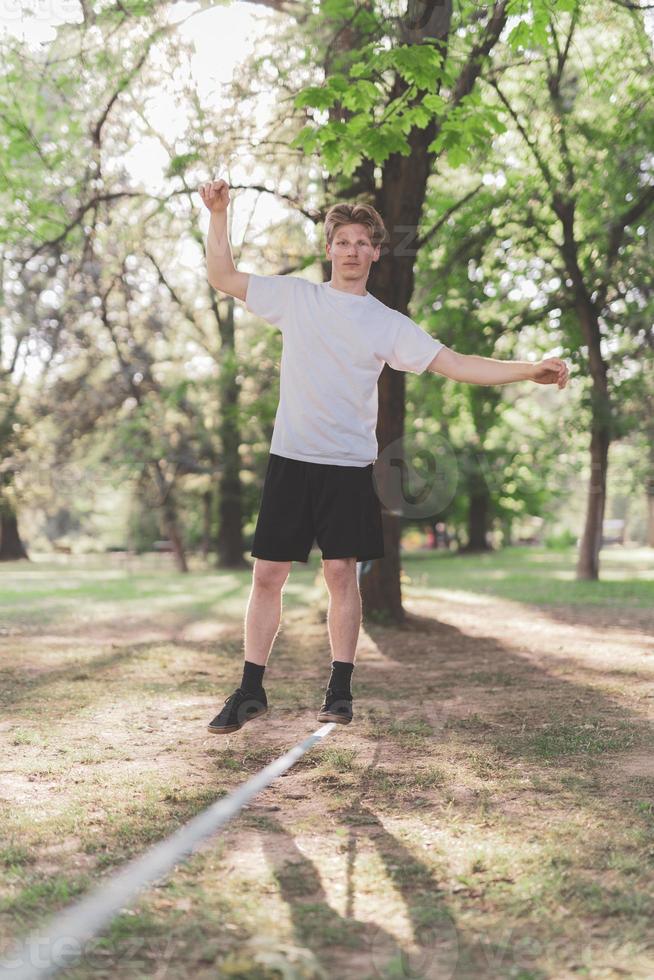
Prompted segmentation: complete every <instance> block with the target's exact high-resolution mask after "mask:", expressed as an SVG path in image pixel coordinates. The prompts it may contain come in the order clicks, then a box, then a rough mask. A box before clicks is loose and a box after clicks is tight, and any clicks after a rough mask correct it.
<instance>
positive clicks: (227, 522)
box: [216, 297, 250, 568]
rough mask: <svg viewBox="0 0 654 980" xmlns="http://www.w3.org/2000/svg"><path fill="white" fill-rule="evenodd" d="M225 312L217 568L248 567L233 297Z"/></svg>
mask: <svg viewBox="0 0 654 980" xmlns="http://www.w3.org/2000/svg"><path fill="white" fill-rule="evenodd" d="M226 309H227V314H226V316H224V317H223V316H221V317H220V339H221V359H220V374H221V377H220V418H221V425H220V435H221V442H222V456H223V458H222V469H221V473H220V477H219V523H218V537H217V542H216V551H217V562H216V566H217V567H218V568H249V567H250V564H249V562H247V561H246V559H245V558H244V557H243V552H244V550H245V542H244V540H243V506H242V496H243V488H242V485H241V459H240V456H239V452H238V447H239V445H240V443H241V431H240V426H239V384H238V381H237V380H236V378H237V374H238V364H237V361H236V350H235V344H234V300H233V299H232V298H231V297H230V298H229V299H228V300H227V303H226Z"/></svg>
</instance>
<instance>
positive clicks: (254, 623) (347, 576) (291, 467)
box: [199, 180, 568, 734]
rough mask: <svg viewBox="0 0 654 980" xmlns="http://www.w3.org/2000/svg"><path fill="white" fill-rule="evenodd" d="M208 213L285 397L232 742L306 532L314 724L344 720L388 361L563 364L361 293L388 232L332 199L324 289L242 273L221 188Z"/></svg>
mask: <svg viewBox="0 0 654 980" xmlns="http://www.w3.org/2000/svg"><path fill="white" fill-rule="evenodd" d="M199 192H200V196H201V198H202V200H203V202H204V204H205V205H206V207H207V208H208V209H209V211H210V212H211V219H210V224H209V233H208V237H207V276H208V279H209V282H210V284H211V285H212V286H213V287H214V288H215V289H218V290H219V291H220V292H222V293H227V294H228V295H230V296H234V297H236V298H237V299H240V300H243V301H245V304H246V307H247V309H248V310H250V312H252V313H254V314H256V315H257V316H260V317H261V318H262V319H264V320H267V321H268V322H269V323H271V324H274V325H275V326H277V327H279V329H280V331H281V333H282V338H283V349H282V362H281V376H280V398H279V405H278V408H277V415H276V417H275V426H274V430H273V436H272V441H271V445H270V455H269V459H268V466H267V470H266V475H265V479H264V485H263V493H262V498H261V504H260V509H259V515H258V519H257V524H256V528H255V533H254V540H253V545H252V552H251V554H252V557H253V558H254V559H255V562H254V569H253V584H252V591H251V594H250V599H249V603H248V608H247V613H246V617H245V654H244V666H243V678H242V680H241V684H240V686H239V687H238V688H237V689H236V690H235V691H234V692H233V694H231V695H230V696H229V697H228V698H227V700H226V701H225V704H224V706H223V708H222V709H221V711H220V712H219V713H218V714H217V715H216V717H215V718H214V719H213V721H212V722H211V723H210V724H209V731H211V732H215V733H217V734H228V733H230V732H235V731H237V730H238V729H239V728H241V727H242V726H243V725H244V724H245V722H247V721H250V720H252V719H253V718H256V717H258V716H259V715H262V714H264V713H265V712H266V710H267V699H266V693H265V690H264V688H263V674H264V671H265V669H266V664H267V661H268V657H269V654H270V650H271V647H272V644H273V641H274V639H275V636H276V635H277V631H278V629H279V624H280V620H281V593H282V589H283V586H284V583H285V582H286V579H287V577H288V574H289V572H290V569H291V564H292V562H293V561H301V562H307V561H308V558H309V552H310V551H311V547H312V545H313V541H314V538H315V540H316V541H317V543H318V545H319V547H320V549H321V551H322V560H323V574H324V576H325V582H326V584H327V588H328V591H329V608H328V616H327V627H328V633H329V641H330V646H331V653H332V663H331V676H330V679H329V683H328V686H327V690H326V694H325V699H324V702H323V705H322V707H321V708H320V711H319V713H318V720H319V721H326V722H328V721H334V722H338V723H340V724H348V723H349V722H350V721H351V720H352V716H353V713H352V691H351V676H352V671H353V668H354V655H355V650H356V645H357V639H358V635H359V627H360V623H361V612H362V610H361V596H360V593H359V586H358V582H357V576H356V563H357V561H366V560H368V559H372V558H381V557H383V555H384V541H383V535H382V520H381V507H380V502H379V498H378V497H377V495H376V493H375V490H374V485H373V463H374V461H375V459H376V458H377V448H378V447H377V440H376V436H375V429H376V424H377V379H378V377H379V375H380V374H381V371H382V369H383V367H384V364H390V366H391V367H392V368H394V369H395V370H397V371H411V372H413V373H414V374H421V373H422V372H423V371H425V370H429V371H432V372H434V373H435V374H441V375H444V376H445V377H447V378H454V379H455V380H457V381H466V382H469V383H471V384H506V383H507V382H511V381H522V380H531V381H535V382H538V383H539V384H558V386H559V388H564V387H565V385H566V383H567V379H568V369H567V367H566V364H565V362H564V361H562V360H560V359H559V358H558V357H549V358H546V359H545V360H544V361H541V362H540V363H538V364H533V363H531V362H527V361H498V360H495V359H493V358H488V357H479V356H477V355H474V354H471V355H465V354H457V353H456V352H455V351H453V350H450V349H449V348H448V347H445V346H444V345H443V344H442V343H441V342H440V341H438V340H435V339H434V338H433V337H431V336H430V335H429V334H428V333H427V332H426V331H424V330H423V329H422V328H421V327H420V326H418V324H417V323H414V322H413V320H411V319H410V318H409V317H407V316H405V315H404V314H402V313H399V312H398V311H397V310H393V309H391V308H390V307H388V306H386V305H385V304H384V303H381V302H380V301H379V300H378V299H376V298H375V297H374V296H372V295H371V294H370V293H368V292H367V291H366V282H367V280H368V274H369V272H370V268H371V266H372V263H373V262H377V260H378V259H379V255H380V249H381V245H382V244H383V242H384V241H385V240H386V238H387V232H386V228H385V227H384V222H383V220H382V218H381V216H380V215H379V214H378V212H377V211H376V210H375V209H374V208H373V207H371V206H369V205H365V204H354V205H350V204H336V205H334V206H333V207H332V208H330V209H329V211H328V212H327V215H326V218H325V237H326V254H327V258H328V259H330V260H331V263H332V276H331V281H330V282H323V283H313V282H310V281H309V280H308V279H304V278H301V277H300V276H290V275H284V276H279V275H277V276H261V275H254V274H248V273H245V272H239V271H238V270H237V269H236V268H235V266H234V262H233V259H232V254H231V247H230V243H229V237H228V234H227V207H228V205H229V201H230V197H229V187H228V185H227V182H226V181H225V180H214V181H211V182H210V183H207V184H201V185H200V188H199Z"/></svg>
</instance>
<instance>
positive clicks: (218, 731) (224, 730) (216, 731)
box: [207, 708, 268, 735]
mask: <svg viewBox="0 0 654 980" xmlns="http://www.w3.org/2000/svg"><path fill="white" fill-rule="evenodd" d="M267 711H268V708H264V709H263V710H262V711H257V713H256V714H254V715H250V717H249V718H246V719H245V720H244V721H242V722H241V724H240V725H223V726H222V727H218V725H207V728H208V730H209V731H210V732H211V733H212V734H213V735H231V734H232V732H238V731H240V729H241V728H243V725H247V723H248V722H249V721H254V719H255V718H260V717H261V716H262V715H265V714H266V712H267Z"/></svg>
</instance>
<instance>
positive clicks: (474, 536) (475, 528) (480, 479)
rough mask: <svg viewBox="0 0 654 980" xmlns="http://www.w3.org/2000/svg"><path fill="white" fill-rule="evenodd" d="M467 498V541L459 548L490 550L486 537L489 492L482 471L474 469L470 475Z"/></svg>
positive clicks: (463, 550) (463, 549)
mask: <svg viewBox="0 0 654 980" xmlns="http://www.w3.org/2000/svg"><path fill="white" fill-rule="evenodd" d="M468 500H469V503H468V543H467V544H466V545H465V546H464V547H463V548H462V549H461V550H462V552H469V551H492V550H493V549H492V548H491V547H490V545H489V544H488V539H487V533H488V530H489V527H488V519H489V515H490V503H491V501H490V494H489V492H488V486H487V485H486V481H485V480H484V475H483V473H480V472H479V471H478V470H476V469H475V470H473V472H472V473H471V475H470V485H469V489H468Z"/></svg>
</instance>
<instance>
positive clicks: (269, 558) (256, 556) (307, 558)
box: [250, 551, 309, 565]
mask: <svg viewBox="0 0 654 980" xmlns="http://www.w3.org/2000/svg"><path fill="white" fill-rule="evenodd" d="M250 555H251V557H252V558H261V559H262V560H263V561H301V562H303V564H305V565H306V564H307V562H308V561H309V556H308V555H307V556H306V558H279V557H278V556H277V555H275V557H274V558H273V557H271V556H270V555H260V554H259V553H257V554H256V555H255V553H254V552H253V551H251V552H250Z"/></svg>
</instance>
